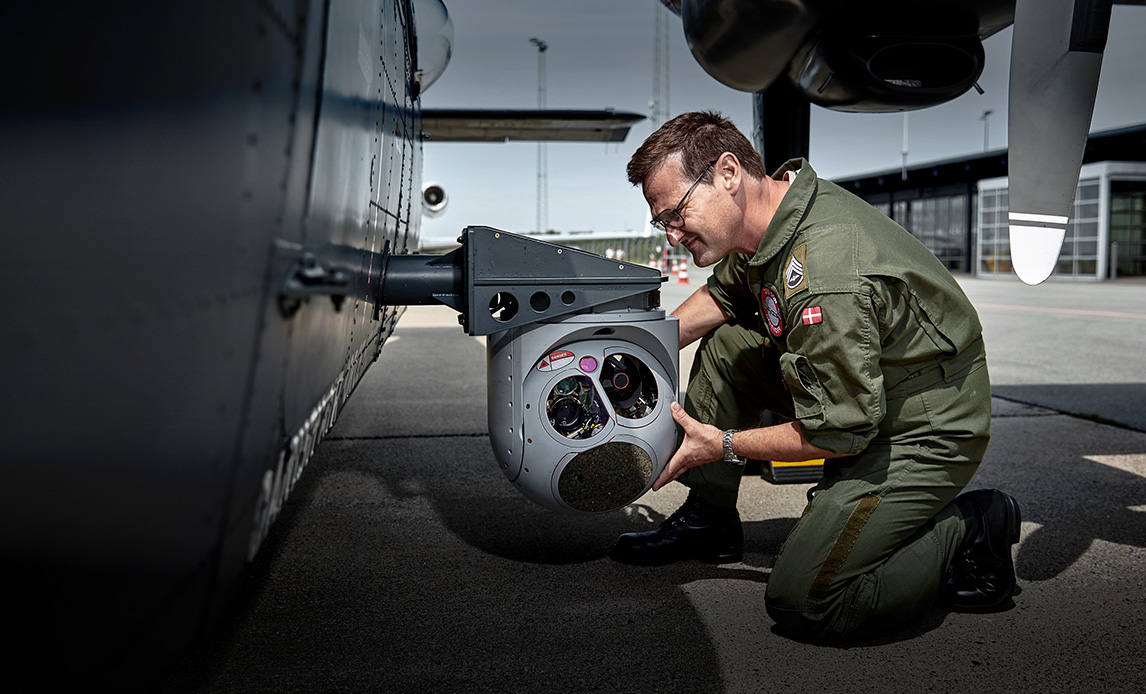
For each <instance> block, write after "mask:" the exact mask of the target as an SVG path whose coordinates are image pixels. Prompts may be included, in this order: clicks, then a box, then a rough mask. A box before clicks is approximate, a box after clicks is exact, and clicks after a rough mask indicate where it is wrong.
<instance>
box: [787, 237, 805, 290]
mask: <svg viewBox="0 0 1146 694" xmlns="http://www.w3.org/2000/svg"><path fill="white" fill-rule="evenodd" d="M806 251H807V249H806V244H803V243H801V244H800V245H799V246H796V249H795V250H793V251H792V256H791V257H790V258H788V264H787V265H785V266H784V298H785V299H790V298H792V296H793V295H794V294H799V293H800V292H802V291H804V290H805V289H807V288H808V270H807V268H806V267H805V266H804V258H805V253H806Z"/></svg>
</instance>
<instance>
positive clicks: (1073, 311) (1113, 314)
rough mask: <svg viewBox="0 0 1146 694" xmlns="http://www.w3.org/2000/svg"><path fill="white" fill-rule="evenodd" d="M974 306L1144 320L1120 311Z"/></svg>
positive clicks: (1144, 318) (1000, 305)
mask: <svg viewBox="0 0 1146 694" xmlns="http://www.w3.org/2000/svg"><path fill="white" fill-rule="evenodd" d="M975 308H994V309H1002V310H1004V311H1033V312H1035V313H1061V314H1066V315H1072V316H1097V317H1099V318H1131V319H1134V320H1146V314H1144V313H1121V312H1119V311H1094V310H1089V309H1081V308H1047V307H1044V306H1015V305H1012V304H975Z"/></svg>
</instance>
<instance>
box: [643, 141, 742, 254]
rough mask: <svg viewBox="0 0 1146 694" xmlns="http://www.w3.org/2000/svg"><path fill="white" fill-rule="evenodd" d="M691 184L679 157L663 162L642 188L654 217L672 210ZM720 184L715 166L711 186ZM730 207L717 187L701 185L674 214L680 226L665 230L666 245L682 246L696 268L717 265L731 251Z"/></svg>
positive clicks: (724, 195)
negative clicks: (682, 169) (680, 218)
mask: <svg viewBox="0 0 1146 694" xmlns="http://www.w3.org/2000/svg"><path fill="white" fill-rule="evenodd" d="M693 180H694V179H693V178H692V177H685V175H684V173H683V171H681V162H680V157H672V158H670V159H668V160H666V161H665V163H664V164H662V165H661V167H660V168H659V169H657V171H656V172H655V173H654V174H653V175H652V176H650V177H649V179H648V180H647V181H645V184H644V187H643V190H644V194H645V200H647V201H648V203H649V210H650V211H651V212H652V215H653V217H654V218H655V217H656V216H657V215H658V214H660V213H661V212H662V211H664V210H671V209H673V208H675V207H676V206H677V205H678V204H679V203H680V201H681V198H682V197H684V195H685V193H686V192H688V188H689V186H690V185H692V182H693ZM719 181H720V173H719V171H718V166H717V167H713V183H719ZM730 203H731V198H730V197H729V196H728V194H727V192H726V191H723V190H722V189H721V188H720V186H719V185H713V184H712V183H705V182H703V181H701V182H700V183H699V184H698V185H697V186H696V187H695V188H693V189H692V192H691V193H688V197H687V198H685V200H684V204H682V205H681V206H680V209H679V210H677V212H678V213H679V214H680V216H681V217H682V218H683V220H684V221H683V224H681V225H679V226H669V227H668V228H667V229H666V230H665V231H666V234H667V236H668V242H669V243H670V244H671V245H672V246H673V248H676V247H677V246H679V245H684V247H685V248H687V249H688V252H689V253H691V254H692V257H693V261H694V262H695V263H696V264H697V266H699V267H707V266H709V265H712V264H714V263H716V262H718V261H720V260H721V259H722V258H724V256H726V255H728V254H729V253H731V252H732V251H733V250H734V244H733V243H732V239H733V235H734V233H735V224H736V223H737V219H736V218H735V217H734V216H733V215H730V214H729V212H730V210H729V209H728V205H729V204H730Z"/></svg>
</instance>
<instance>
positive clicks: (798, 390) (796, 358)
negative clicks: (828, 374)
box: [780, 352, 824, 428]
mask: <svg viewBox="0 0 1146 694" xmlns="http://www.w3.org/2000/svg"><path fill="white" fill-rule="evenodd" d="M780 370H781V372H782V373H783V374H784V382H785V383H787V384H788V390H789V391H790V392H791V393H792V405H793V407H794V408H795V411H796V418H797V419H799V420H800V421H802V422H804V425H805V426H809V425H810V428H815V425H816V424H822V423H823V421H824V388H823V386H822V385H821V384H820V379H819V377H818V376H816V372H815V370H814V369H813V368H812V362H811V361H809V360H808V358H807V357H805V356H804V355H802V354H794V353H792V352H786V353H784V354H781V355H780Z"/></svg>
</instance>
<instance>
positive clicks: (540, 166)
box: [529, 37, 549, 234]
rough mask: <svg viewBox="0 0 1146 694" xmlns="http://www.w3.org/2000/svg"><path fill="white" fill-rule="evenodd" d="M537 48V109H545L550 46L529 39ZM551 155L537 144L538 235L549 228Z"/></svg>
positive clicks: (542, 144)
mask: <svg viewBox="0 0 1146 694" xmlns="http://www.w3.org/2000/svg"><path fill="white" fill-rule="evenodd" d="M529 43H530V45H532V46H536V47H537V108H539V109H543V108H545V51H547V50H549V45H548V44H546V43H545V42H544V41H542V40H541V39H539V38H537V37H534V38H531V39H529ZM548 155H549V153H548V151H547V150H546V148H545V143H544V142H538V143H537V233H538V234H543V233H545V229H546V227H548V226H549V180H548V175H549V172H548V169H549V156H548Z"/></svg>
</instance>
